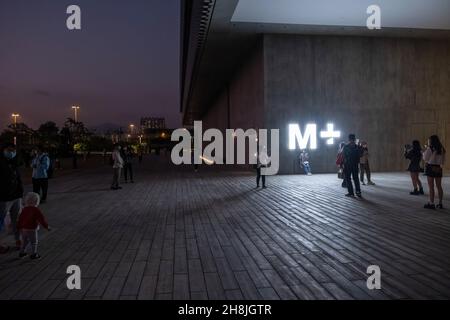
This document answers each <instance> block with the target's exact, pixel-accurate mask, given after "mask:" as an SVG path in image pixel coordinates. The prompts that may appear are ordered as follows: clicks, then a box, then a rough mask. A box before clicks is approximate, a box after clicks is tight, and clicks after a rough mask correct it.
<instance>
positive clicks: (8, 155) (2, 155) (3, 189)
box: [0, 143, 23, 253]
mask: <svg viewBox="0 0 450 320" xmlns="http://www.w3.org/2000/svg"><path fill="white" fill-rule="evenodd" d="M22 197H23V184H22V179H21V178H20V173H19V168H18V162H17V150H16V146H15V145H14V144H12V143H8V144H5V145H4V146H3V148H2V150H1V152H0V232H1V231H2V230H3V228H4V221H5V217H6V215H7V214H8V212H9V215H10V217H11V226H12V231H13V232H14V236H15V239H16V247H18V248H20V244H21V243H20V235H19V232H18V230H17V228H16V224H17V218H18V216H19V213H20V210H21V208H22ZM8 250H9V247H8V246H1V245H0V253H5V252H7V251H8Z"/></svg>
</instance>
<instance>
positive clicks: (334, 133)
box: [320, 123, 341, 145]
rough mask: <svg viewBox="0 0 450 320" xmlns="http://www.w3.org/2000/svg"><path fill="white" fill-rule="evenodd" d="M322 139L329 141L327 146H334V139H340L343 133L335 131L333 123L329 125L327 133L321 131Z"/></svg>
mask: <svg viewBox="0 0 450 320" xmlns="http://www.w3.org/2000/svg"><path fill="white" fill-rule="evenodd" d="M320 137H321V138H324V139H328V140H327V144H329V145H331V144H334V138H340V137H341V132H340V131H334V125H333V124H332V123H328V124H327V131H320Z"/></svg>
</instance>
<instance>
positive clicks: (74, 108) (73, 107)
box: [72, 106, 80, 122]
mask: <svg viewBox="0 0 450 320" xmlns="http://www.w3.org/2000/svg"><path fill="white" fill-rule="evenodd" d="M72 110H73V112H74V116H75V118H74V120H75V122H78V110H80V106H72Z"/></svg>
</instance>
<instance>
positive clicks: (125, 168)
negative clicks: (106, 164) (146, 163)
mask: <svg viewBox="0 0 450 320" xmlns="http://www.w3.org/2000/svg"><path fill="white" fill-rule="evenodd" d="M128 175H129V176H130V181H133V166H132V165H131V163H127V164H125V165H124V166H123V176H124V178H125V181H128Z"/></svg>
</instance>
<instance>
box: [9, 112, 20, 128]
mask: <svg viewBox="0 0 450 320" xmlns="http://www.w3.org/2000/svg"><path fill="white" fill-rule="evenodd" d="M11 117H13V119H14V126H17V118H19V117H20V114H18V113H13V114H12V115H11Z"/></svg>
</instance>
